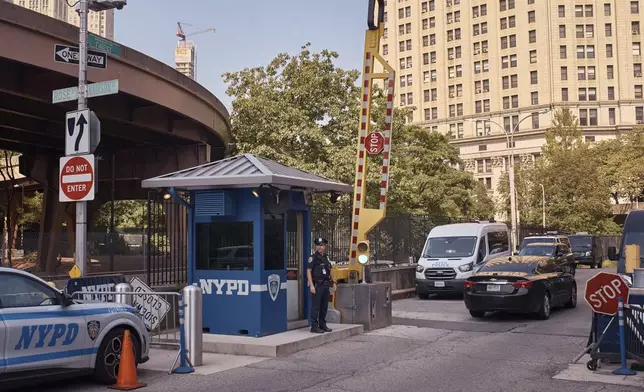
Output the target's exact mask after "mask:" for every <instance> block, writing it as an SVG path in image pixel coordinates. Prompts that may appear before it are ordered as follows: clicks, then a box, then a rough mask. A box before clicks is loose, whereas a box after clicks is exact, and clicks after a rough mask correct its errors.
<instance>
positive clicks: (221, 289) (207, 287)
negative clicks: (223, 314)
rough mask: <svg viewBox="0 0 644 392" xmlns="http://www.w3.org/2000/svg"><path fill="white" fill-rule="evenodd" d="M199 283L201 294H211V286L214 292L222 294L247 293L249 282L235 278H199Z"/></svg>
mask: <svg viewBox="0 0 644 392" xmlns="http://www.w3.org/2000/svg"><path fill="white" fill-rule="evenodd" d="M199 285H200V286H201V291H202V292H203V294H212V291H213V290H212V289H213V286H214V288H215V294H217V295H223V294H224V293H225V294H226V295H233V293H234V294H235V295H248V293H249V291H250V283H248V281H247V280H235V279H199Z"/></svg>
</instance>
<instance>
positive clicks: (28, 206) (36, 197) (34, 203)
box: [18, 191, 43, 227]
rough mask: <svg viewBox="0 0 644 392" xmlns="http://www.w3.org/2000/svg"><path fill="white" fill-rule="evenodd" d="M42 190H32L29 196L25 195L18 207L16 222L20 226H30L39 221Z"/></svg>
mask: <svg viewBox="0 0 644 392" xmlns="http://www.w3.org/2000/svg"><path fill="white" fill-rule="evenodd" d="M42 200H43V193H42V192H37V191H36V192H34V194H33V195H31V196H26V195H25V200H24V201H23V203H22V205H20V206H19V207H18V224H19V225H20V226H23V227H26V226H32V225H35V224H37V223H38V222H39V221H40V212H41V211H42Z"/></svg>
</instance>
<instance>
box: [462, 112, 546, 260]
mask: <svg viewBox="0 0 644 392" xmlns="http://www.w3.org/2000/svg"><path fill="white" fill-rule="evenodd" d="M551 110H552V109H551V108H547V109H544V110H541V111H538V112H534V113H531V114H529V115H527V116H525V117H523V118H522V119H521V120H519V121H518V122H517V123H516V124H515V125H514V127H513V128H512V130H511V131H510V132H508V131H507V130H506V129H505V127H504V126H503V125H501V124H499V123H498V122H496V121H494V120H492V119H489V118H486V119H482V121H488V122H490V123H491V124H495V125H496V126H498V127H499V128H501V130H503V133H504V134H505V139H506V143H507V144H506V145H507V148H508V179H509V182H510V215H511V218H510V219H511V220H512V231H511V236H512V251H513V252H516V250H517V241H518V236H517V226H518V224H517V199H516V191H515V184H514V134H515V133H516V131H517V130H518V129H519V125H520V124H521V123H522V122H523V121H525V120H527V119H528V118H532V116H533V115H534V114H545V113H548V112H550V111H551ZM474 120H476V119H474Z"/></svg>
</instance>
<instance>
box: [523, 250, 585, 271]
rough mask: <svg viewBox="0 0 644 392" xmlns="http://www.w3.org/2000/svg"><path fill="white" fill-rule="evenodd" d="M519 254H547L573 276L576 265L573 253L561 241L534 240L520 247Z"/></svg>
mask: <svg viewBox="0 0 644 392" xmlns="http://www.w3.org/2000/svg"><path fill="white" fill-rule="evenodd" d="M519 256H547V257H551V258H552V259H553V260H554V262H555V263H557V265H558V266H559V267H560V268H561V269H562V270H564V271H566V272H568V273H570V274H572V276H575V271H576V266H577V264H576V263H575V258H574V255H573V253H572V252H571V251H570V248H568V246H567V245H565V244H562V243H547V242H545V243H540V242H534V243H531V244H528V245H527V246H526V247H525V248H523V249H521V251H520V252H519Z"/></svg>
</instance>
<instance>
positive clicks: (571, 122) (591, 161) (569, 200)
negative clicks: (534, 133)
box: [531, 108, 618, 234]
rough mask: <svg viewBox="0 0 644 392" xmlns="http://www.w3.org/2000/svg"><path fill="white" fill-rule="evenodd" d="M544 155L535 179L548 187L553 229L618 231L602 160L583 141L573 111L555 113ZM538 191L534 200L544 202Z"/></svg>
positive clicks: (597, 231) (546, 192)
mask: <svg viewBox="0 0 644 392" xmlns="http://www.w3.org/2000/svg"><path fill="white" fill-rule="evenodd" d="M542 155H543V159H541V160H540V161H539V162H538V164H537V165H536V167H535V172H534V177H533V178H534V184H537V186H538V184H543V185H544V188H545V196H546V217H547V218H546V219H547V222H549V226H550V225H551V226H554V227H556V228H560V229H564V230H569V231H588V232H591V233H598V234H599V233H614V232H616V231H618V227H617V225H616V224H615V223H614V222H613V220H612V209H611V204H610V198H611V192H610V187H609V183H608V181H607V178H606V177H605V175H604V174H603V172H602V170H601V160H600V159H598V158H597V156H596V154H595V153H594V151H592V148H591V146H590V144H589V143H586V142H584V141H583V131H582V129H581V128H580V127H579V124H578V122H577V119H576V118H575V116H574V115H573V114H572V112H571V111H570V109H568V108H565V109H562V110H559V111H557V112H555V114H554V121H553V126H552V128H551V129H550V130H548V131H547V132H546V144H545V145H544V146H543V147H542ZM536 192H537V189H535V187H534V186H533V187H532V190H531V194H532V197H533V199H532V200H540V197H538V196H536ZM539 192H540V190H539Z"/></svg>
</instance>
